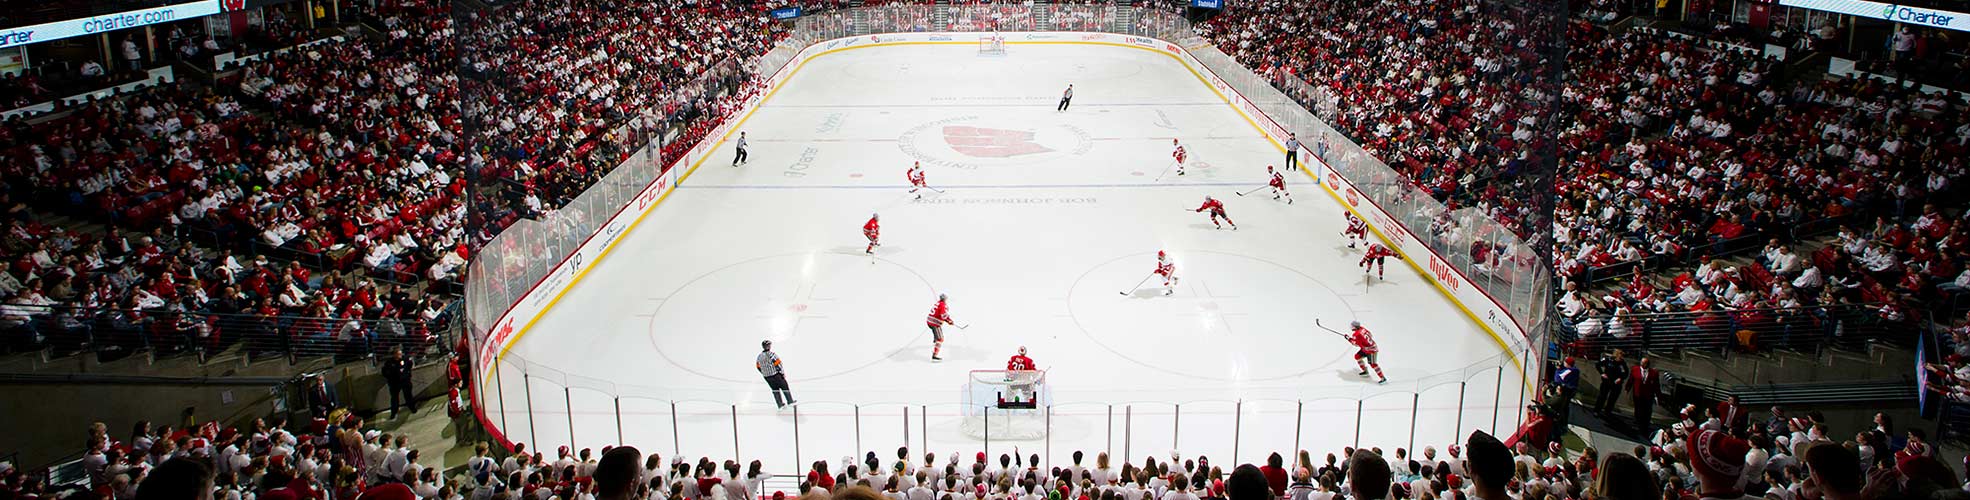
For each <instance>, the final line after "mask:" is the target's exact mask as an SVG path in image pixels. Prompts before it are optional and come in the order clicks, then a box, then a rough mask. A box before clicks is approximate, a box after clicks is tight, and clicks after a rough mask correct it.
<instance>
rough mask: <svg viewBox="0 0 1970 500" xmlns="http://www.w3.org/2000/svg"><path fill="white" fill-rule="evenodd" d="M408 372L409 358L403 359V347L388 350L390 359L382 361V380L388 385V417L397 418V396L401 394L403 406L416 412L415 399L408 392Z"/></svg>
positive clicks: (409, 367) (409, 368)
mask: <svg viewBox="0 0 1970 500" xmlns="http://www.w3.org/2000/svg"><path fill="white" fill-rule="evenodd" d="M410 372H411V364H410V360H409V359H404V350H403V348H401V347H400V348H397V349H395V350H392V351H390V359H389V360H387V361H384V362H383V381H384V382H386V383H388V384H389V386H390V418H397V405H398V396H402V398H403V399H402V404H403V406H406V407H409V408H410V412H411V413H417V400H416V399H415V398H413V397H412V396H411V392H410Z"/></svg>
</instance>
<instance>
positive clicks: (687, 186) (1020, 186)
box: [677, 180, 1265, 191]
mask: <svg viewBox="0 0 1970 500" xmlns="http://www.w3.org/2000/svg"><path fill="white" fill-rule="evenodd" d="M1264 184H1265V182H1264V181H1261V180H1253V181H1252V182H1198V183H1190V184H987V185H965V186H938V187H937V189H942V190H945V191H951V190H957V189H1064V188H1095V189H1103V188H1180V187H1226V186H1239V187H1257V186H1261V185H1264ZM909 188H910V186H909V185H908V184H875V185H860V184H818V185H806V186H769V185H760V184H749V185H700V184H679V185H677V189H909Z"/></svg>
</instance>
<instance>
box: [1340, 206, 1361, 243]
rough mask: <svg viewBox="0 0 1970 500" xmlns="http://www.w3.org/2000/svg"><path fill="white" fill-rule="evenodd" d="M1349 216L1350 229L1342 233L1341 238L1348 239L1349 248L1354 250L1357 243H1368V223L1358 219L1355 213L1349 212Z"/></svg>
mask: <svg viewBox="0 0 1970 500" xmlns="http://www.w3.org/2000/svg"><path fill="white" fill-rule="evenodd" d="M1347 215H1348V228H1347V230H1344V231H1341V236H1343V237H1346V238H1347V239H1348V248H1354V243H1355V242H1356V241H1364V242H1365V241H1368V222H1367V221H1364V220H1361V218H1360V217H1356V216H1355V215H1354V212H1347Z"/></svg>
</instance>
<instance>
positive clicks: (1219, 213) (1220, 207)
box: [1193, 196, 1238, 231]
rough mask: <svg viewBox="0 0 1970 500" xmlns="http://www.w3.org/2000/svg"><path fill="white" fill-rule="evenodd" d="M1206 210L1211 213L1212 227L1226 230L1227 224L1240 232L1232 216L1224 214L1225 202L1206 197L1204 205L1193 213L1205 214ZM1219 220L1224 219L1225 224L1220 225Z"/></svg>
mask: <svg viewBox="0 0 1970 500" xmlns="http://www.w3.org/2000/svg"><path fill="white" fill-rule="evenodd" d="M1205 210H1210V211H1211V225H1213V226H1217V227H1218V229H1224V225H1225V224H1230V225H1231V230H1233V231H1236V230H1238V223H1236V222H1232V221H1231V216H1229V215H1225V214H1224V202H1220V201H1218V200H1214V199H1211V197H1210V196H1205V197H1204V204H1203V205H1201V206H1198V207H1197V210H1193V211H1195V212H1203V211H1205ZM1218 219H1224V224H1219V223H1218Z"/></svg>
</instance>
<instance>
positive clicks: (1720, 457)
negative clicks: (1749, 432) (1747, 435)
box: [1689, 431, 1751, 500]
mask: <svg viewBox="0 0 1970 500" xmlns="http://www.w3.org/2000/svg"><path fill="white" fill-rule="evenodd" d="M1750 451H1751V445H1750V444H1749V443H1745V442H1744V440H1742V439H1738V438H1736V437H1732V436H1731V435H1730V434H1726V433H1723V432H1720V431H1703V432H1698V433H1696V435H1695V436H1694V437H1692V438H1690V442H1689V457H1690V468H1691V469H1693V470H1695V471H1696V479H1697V493H1698V494H1699V495H1702V496H1703V498H1704V500H1739V499H1742V498H1745V496H1744V488H1743V487H1742V486H1741V485H1740V483H1739V481H1738V479H1739V478H1741V477H1742V476H1743V475H1744V469H1745V467H1744V455H1745V453H1747V452H1750Z"/></svg>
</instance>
